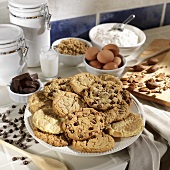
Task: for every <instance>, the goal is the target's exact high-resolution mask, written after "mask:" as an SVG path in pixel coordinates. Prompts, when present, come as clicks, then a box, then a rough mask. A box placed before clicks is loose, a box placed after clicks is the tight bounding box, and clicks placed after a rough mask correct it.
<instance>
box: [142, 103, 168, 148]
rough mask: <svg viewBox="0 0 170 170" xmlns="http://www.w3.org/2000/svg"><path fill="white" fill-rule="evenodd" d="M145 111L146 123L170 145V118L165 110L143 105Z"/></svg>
mask: <svg viewBox="0 0 170 170" xmlns="http://www.w3.org/2000/svg"><path fill="white" fill-rule="evenodd" d="M143 110H144V117H145V119H146V123H148V124H149V125H150V126H151V127H152V128H153V129H154V130H155V131H156V132H157V133H159V134H160V135H161V136H162V137H163V138H164V139H166V140H167V141H168V143H169V145H170V116H168V115H167V114H166V112H165V111H164V110H161V109H157V108H155V107H152V106H149V105H143ZM169 114H170V113H169Z"/></svg>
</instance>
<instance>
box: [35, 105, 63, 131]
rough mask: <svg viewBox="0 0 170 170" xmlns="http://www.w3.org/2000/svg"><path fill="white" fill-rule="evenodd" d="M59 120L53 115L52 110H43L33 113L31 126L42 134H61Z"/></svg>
mask: <svg viewBox="0 0 170 170" xmlns="http://www.w3.org/2000/svg"><path fill="white" fill-rule="evenodd" d="M61 121H62V120H61V119H59V117H58V116H57V115H56V114H55V113H54V111H53V110H52V109H49V108H43V109H40V110H38V111H36V112H35V113H34V115H33V116H32V123H33V125H34V126H35V127H36V128H38V129H40V130H41V131H43V132H48V133H50V134H59V133H63V130H62V128H61Z"/></svg>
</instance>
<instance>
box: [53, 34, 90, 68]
mask: <svg viewBox="0 0 170 170" xmlns="http://www.w3.org/2000/svg"><path fill="white" fill-rule="evenodd" d="M70 38H74V39H77V40H79V41H82V42H85V43H86V44H87V45H88V46H89V47H91V46H92V44H91V43H90V42H89V41H86V40H84V39H81V38H75V37H68V38H61V39H58V40H56V41H54V42H53V44H52V48H53V49H54V47H55V46H56V45H58V44H60V42H61V41H62V40H67V39H70ZM54 50H55V51H56V49H54ZM56 52H57V51H56ZM57 53H58V52H57ZM58 56H59V61H60V62H61V63H63V64H65V65H69V66H77V65H79V64H80V63H82V62H83V58H84V54H82V55H67V54H61V53H58Z"/></svg>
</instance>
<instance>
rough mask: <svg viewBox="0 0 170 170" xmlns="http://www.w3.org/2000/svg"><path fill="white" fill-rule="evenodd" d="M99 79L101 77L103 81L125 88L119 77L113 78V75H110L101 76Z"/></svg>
mask: <svg viewBox="0 0 170 170" xmlns="http://www.w3.org/2000/svg"><path fill="white" fill-rule="evenodd" d="M98 77H99V78H100V79H101V80H103V81H112V82H114V83H115V84H117V85H119V86H121V87H123V84H122V82H121V81H120V79H119V78H117V77H115V76H113V75H110V74H101V75H99V76H98Z"/></svg>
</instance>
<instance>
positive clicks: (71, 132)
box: [62, 108, 105, 140]
mask: <svg viewBox="0 0 170 170" xmlns="http://www.w3.org/2000/svg"><path fill="white" fill-rule="evenodd" d="M104 125H105V122H104V118H103V116H102V114H101V113H99V112H98V111H96V110H94V109H93V108H82V109H81V110H79V111H77V112H73V113H72V114H69V115H68V118H67V119H65V121H64V122H63V124H62V128H63V130H64V132H65V133H66V134H67V135H68V137H69V138H71V139H74V140H86V139H89V138H91V137H93V136H94V135H97V134H100V133H101V132H102V130H103V129H104V127H105V126H104Z"/></svg>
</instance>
